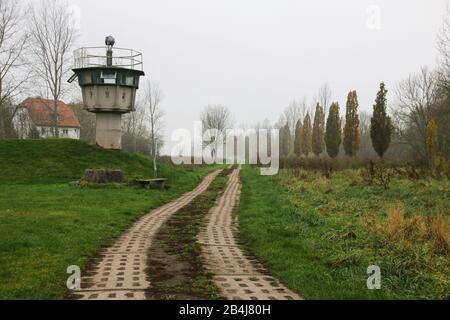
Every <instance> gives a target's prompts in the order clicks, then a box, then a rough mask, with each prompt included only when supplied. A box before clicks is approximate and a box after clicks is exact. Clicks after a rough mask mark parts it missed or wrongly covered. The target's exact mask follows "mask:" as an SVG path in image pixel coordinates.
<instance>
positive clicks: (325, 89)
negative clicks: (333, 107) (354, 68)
mask: <svg viewBox="0 0 450 320" xmlns="http://www.w3.org/2000/svg"><path fill="white" fill-rule="evenodd" d="M332 97H333V93H332V92H331V88H330V86H329V85H328V83H324V84H323V85H322V86H321V87H320V89H319V93H318V94H317V99H318V101H319V104H320V105H321V106H322V107H323V110H324V114H325V115H326V114H327V113H328V109H329V108H330V104H331V99H332Z"/></svg>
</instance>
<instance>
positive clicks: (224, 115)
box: [200, 105, 233, 159]
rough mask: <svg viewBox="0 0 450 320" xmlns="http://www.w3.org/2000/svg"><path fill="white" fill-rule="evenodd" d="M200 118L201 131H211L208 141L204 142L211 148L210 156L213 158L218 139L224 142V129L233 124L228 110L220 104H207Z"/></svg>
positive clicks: (215, 154) (217, 146)
mask: <svg viewBox="0 0 450 320" xmlns="http://www.w3.org/2000/svg"><path fill="white" fill-rule="evenodd" d="M200 118H201V121H202V125H203V132H206V131H209V132H210V133H211V135H210V137H209V138H210V141H208V142H205V143H206V145H207V146H209V147H210V148H211V157H212V158H213V159H215V158H216V156H217V150H218V148H219V147H220V146H219V143H220V141H222V142H224V138H225V135H226V130H227V129H229V128H230V127H231V126H232V124H233V120H232V117H231V113H230V110H228V108H227V107H225V106H222V105H215V106H207V107H206V108H205V110H204V111H203V112H202V114H201V116H200Z"/></svg>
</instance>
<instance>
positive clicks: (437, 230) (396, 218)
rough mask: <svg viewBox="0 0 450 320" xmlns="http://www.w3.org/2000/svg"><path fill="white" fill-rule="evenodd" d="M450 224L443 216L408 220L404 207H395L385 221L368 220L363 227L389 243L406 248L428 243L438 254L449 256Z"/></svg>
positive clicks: (414, 216) (415, 217)
mask: <svg viewBox="0 0 450 320" xmlns="http://www.w3.org/2000/svg"><path fill="white" fill-rule="evenodd" d="M449 222H450V219H449V217H447V216H443V215H437V216H429V217H426V218H424V217H421V216H419V215H416V214H413V215H412V216H411V217H410V218H407V217H406V216H405V210H404V209H403V207H402V206H401V205H395V206H393V207H391V208H389V209H388V216H387V218H386V219H385V220H384V221H381V222H378V223H376V222H375V221H374V220H371V219H367V218H366V219H365V220H364V221H363V225H364V226H365V228H367V229H369V230H371V231H372V232H374V233H377V234H380V235H382V236H383V237H385V238H386V239H388V240H389V241H393V242H397V243H399V245H401V246H402V247H404V248H405V247H409V246H411V245H413V244H414V243H417V242H428V243H429V244H430V245H431V248H432V249H433V251H434V252H435V253H436V254H439V255H444V256H448V255H449V254H450V223H449Z"/></svg>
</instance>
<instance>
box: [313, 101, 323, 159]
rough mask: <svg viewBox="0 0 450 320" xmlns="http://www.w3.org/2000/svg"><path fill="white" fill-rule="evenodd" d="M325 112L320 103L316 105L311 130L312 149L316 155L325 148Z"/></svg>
mask: <svg viewBox="0 0 450 320" xmlns="http://www.w3.org/2000/svg"><path fill="white" fill-rule="evenodd" d="M324 136H325V114H324V111H323V108H322V107H321V106H320V104H317V106H316V114H315V115H314V125H313V132H312V151H313V153H314V154H315V155H316V156H317V157H318V156H319V155H320V154H321V153H322V152H323V149H324V148H325V140H324V138H325V137H324Z"/></svg>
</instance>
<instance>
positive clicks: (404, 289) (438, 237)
mask: <svg viewBox="0 0 450 320" xmlns="http://www.w3.org/2000/svg"><path fill="white" fill-rule="evenodd" d="M258 173H259V171H257V170H256V169H252V168H250V167H245V168H244V170H243V172H242V180H243V194H242V199H241V207H240V208H239V209H238V210H237V211H238V213H239V215H240V223H241V232H242V240H243V241H244V243H245V244H246V246H247V247H248V249H249V250H250V251H251V252H252V253H254V254H255V255H256V256H257V257H259V258H260V259H261V260H262V261H263V262H264V263H265V264H266V265H267V266H268V267H269V268H270V270H271V271H272V272H273V273H274V275H276V276H278V277H279V278H280V279H281V280H282V281H283V282H284V283H285V284H286V285H287V286H288V287H290V288H291V289H293V290H295V291H297V292H298V293H300V294H301V295H303V296H304V297H305V298H306V299H449V298H450V259H449V255H448V254H449V252H448V250H449V247H448V246H449V243H450V239H449V229H448V227H449V224H448V222H449V216H450V209H449V204H450V203H449V200H448V199H450V184H449V182H448V180H447V181H437V180H430V181H426V180H422V181H414V182H413V181H409V180H407V179H403V178H396V179H394V181H393V182H392V185H391V187H390V188H389V189H388V190H384V189H383V188H378V187H370V186H367V185H365V184H364V183H363V181H362V178H361V177H360V176H359V173H358V171H357V170H348V171H343V172H339V173H335V174H334V175H333V176H332V178H331V179H329V180H328V179H325V178H322V177H321V176H320V175H316V174H315V173H314V172H307V171H302V170H282V171H281V172H280V175H279V176H277V177H262V176H259V174H258ZM370 265H378V266H379V267H380V268H381V273H382V288H381V290H368V289H367V284H366V281H367V278H368V277H369V276H368V275H367V268H368V266H370Z"/></svg>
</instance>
